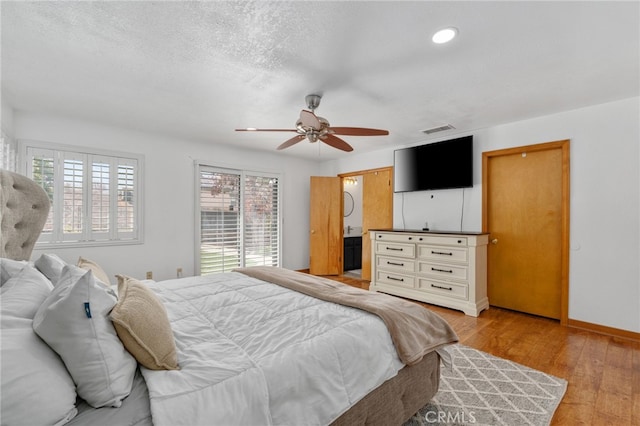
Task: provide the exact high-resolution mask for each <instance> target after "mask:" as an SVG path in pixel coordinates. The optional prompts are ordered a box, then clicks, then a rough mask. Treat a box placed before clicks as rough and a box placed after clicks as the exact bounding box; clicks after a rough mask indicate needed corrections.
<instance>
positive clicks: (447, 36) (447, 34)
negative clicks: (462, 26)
mask: <svg viewBox="0 0 640 426" xmlns="http://www.w3.org/2000/svg"><path fill="white" fill-rule="evenodd" d="M456 35H458V29H457V28H454V27H449V28H445V29H442V30H440V31H438V32H437V33H435V34H434V35H433V37H432V38H431V40H433V42H434V43H437V44H442V43H447V42H449V41H451V40H453V39H454V38H455V37H456Z"/></svg>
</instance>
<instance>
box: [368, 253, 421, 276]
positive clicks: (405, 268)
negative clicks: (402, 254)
mask: <svg viewBox="0 0 640 426" xmlns="http://www.w3.org/2000/svg"><path fill="white" fill-rule="evenodd" d="M376 265H377V267H378V268H379V269H383V270H385V271H395V272H407V273H410V274H413V273H414V272H415V267H416V262H415V261H413V260H407V259H398V258H397V257H386V256H376Z"/></svg>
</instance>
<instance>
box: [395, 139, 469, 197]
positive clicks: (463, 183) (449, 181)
mask: <svg viewBox="0 0 640 426" xmlns="http://www.w3.org/2000/svg"><path fill="white" fill-rule="evenodd" d="M393 157H394V159H393V184H394V185H393V186H394V188H393V190H394V192H408V191H426V190H432V189H452V188H470V187H472V186H473V136H464V137H461V138H457V139H450V140H446V141H442V142H435V143H430V144H426V145H419V146H414V147H411V148H404V149H397V150H395V151H394V154H393Z"/></svg>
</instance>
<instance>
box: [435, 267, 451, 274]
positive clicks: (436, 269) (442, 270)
mask: <svg viewBox="0 0 640 426" xmlns="http://www.w3.org/2000/svg"><path fill="white" fill-rule="evenodd" d="M431 270H432V271H436V272H446V273H447V274H453V270H451V269H438V268H433V267H432V268H431Z"/></svg>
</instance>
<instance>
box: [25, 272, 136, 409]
mask: <svg viewBox="0 0 640 426" xmlns="http://www.w3.org/2000/svg"><path fill="white" fill-rule="evenodd" d="M115 304H116V297H115V295H113V293H112V292H110V291H109V290H108V289H107V288H105V287H104V286H103V285H102V284H98V282H97V281H96V279H95V278H94V276H93V272H92V271H86V270H84V269H81V268H78V267H77V266H74V265H67V266H65V267H64V269H63V270H62V275H61V276H60V281H59V282H58V285H57V286H56V287H55V288H54V289H53V291H52V292H51V294H50V295H49V297H47V299H46V300H45V301H44V302H43V303H42V305H41V306H40V308H39V309H38V312H37V313H36V316H35V318H34V320H33V328H34V330H35V331H36V333H37V334H38V335H39V336H40V337H42V339H43V340H44V341H45V342H47V343H48V344H49V346H51V348H53V350H54V351H56V352H57V353H58V355H60V357H61V358H62V360H63V361H64V364H65V365H66V366H67V369H68V370H69V373H71V377H73V380H74V381H75V382H76V385H77V392H78V395H79V396H80V397H82V398H83V399H84V400H85V401H87V403H88V404H89V405H91V406H93V407H95V408H99V407H104V406H111V407H119V406H120V405H121V404H122V400H123V399H124V398H125V397H126V396H127V395H129V392H130V391H131V386H132V384H133V377H134V374H135V370H136V367H137V363H136V360H135V359H134V358H133V357H132V356H131V354H129V352H127V350H126V349H125V348H124V346H123V345H122V343H121V342H120V339H118V336H117V335H116V331H115V329H114V328H113V324H112V323H111V320H110V319H109V317H108V315H109V312H110V311H111V309H112V308H113V306H114V305H115Z"/></svg>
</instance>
